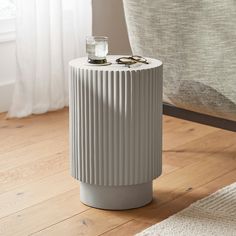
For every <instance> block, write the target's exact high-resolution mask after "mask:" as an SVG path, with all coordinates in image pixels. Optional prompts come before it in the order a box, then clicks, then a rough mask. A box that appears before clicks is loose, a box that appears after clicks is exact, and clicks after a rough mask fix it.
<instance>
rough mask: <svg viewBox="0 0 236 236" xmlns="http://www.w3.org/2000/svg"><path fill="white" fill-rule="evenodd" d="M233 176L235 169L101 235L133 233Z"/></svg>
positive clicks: (115, 235) (198, 197)
mask: <svg viewBox="0 0 236 236" xmlns="http://www.w3.org/2000/svg"><path fill="white" fill-rule="evenodd" d="M235 176H236V170H234V171H231V172H229V173H227V174H225V175H223V176H220V177H218V178H216V179H214V180H213V181H211V182H209V183H207V184H205V185H203V186H201V187H199V188H196V189H191V190H190V191H188V192H186V194H184V195H182V196H181V197H179V198H176V199H175V200H173V201H170V202H168V203H166V204H164V205H160V206H159V207H157V208H155V209H151V210H150V212H144V214H143V215H142V216H140V217H139V218H138V217H137V218H135V219H133V220H131V221H128V222H127V223H125V224H123V225H121V226H119V227H116V228H114V229H113V230H109V231H107V232H105V233H104V234H102V235H104V236H119V235H126V236H131V235H134V234H136V233H138V232H140V231H142V230H144V229H145V228H148V227H150V226H151V225H153V224H156V223H158V222H160V221H162V220H164V219H166V218H167V217H169V216H171V215H173V214H174V213H176V212H178V211H180V210H182V209H184V208H186V207H188V206H189V205H190V204H191V203H193V202H195V201H197V200H199V199H201V198H204V197H206V196H208V195H210V194H212V193H214V192H215V191H217V190H218V189H219V188H222V187H224V186H226V185H229V184H231V183H233V182H234V181H235ZM149 213H150V214H149Z"/></svg>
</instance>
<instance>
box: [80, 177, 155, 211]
mask: <svg viewBox="0 0 236 236" xmlns="http://www.w3.org/2000/svg"><path fill="white" fill-rule="evenodd" d="M80 200H81V202H83V203H84V204H86V205H88V206H92V207H96V208H101V209H107V210H127V209H132V208H137V207H141V206H145V205H147V204H148V203H150V202H151V201H152V181H150V182H148V183H144V184H136V185H127V186H99V185H93V184H86V183H83V182H81V183H80Z"/></svg>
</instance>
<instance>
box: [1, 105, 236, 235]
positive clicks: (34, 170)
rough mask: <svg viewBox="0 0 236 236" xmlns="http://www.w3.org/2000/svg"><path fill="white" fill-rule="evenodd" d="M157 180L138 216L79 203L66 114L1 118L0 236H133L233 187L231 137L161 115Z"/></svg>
mask: <svg viewBox="0 0 236 236" xmlns="http://www.w3.org/2000/svg"><path fill="white" fill-rule="evenodd" d="M163 123H164V132H163V135H164V150H163V164H164V166H163V175H162V176H161V177H160V178H158V179H157V180H155V181H154V200H153V202H152V203H151V204H149V205H147V206H146V207H143V208H140V209H134V210H129V211H121V212H117V211H103V210H98V209H92V208H89V207H87V206H85V205H83V204H82V203H80V202H79V184H78V182H77V181H75V180H74V179H73V178H72V177H70V176H69V170H68V109H63V110H60V111H58V112H51V113H47V114H44V115H39V116H31V117H28V118H25V119H13V120H6V119H5V118H4V114H0V235H4V236H5V235H6V236H10V235H14V236H15V235H20V236H21V235H30V234H33V235H47V236H48V235H49V236H50V235H56V236H60V235H63V236H64V235H69V236H73V235H86V236H87V235H88V236H89V235H102V234H104V235H127V236H128V235H133V234H134V233H137V232H139V231H141V230H142V229H144V228H146V227H148V226H150V225H151V224H154V223H156V222H159V221H161V220H163V219H165V218H166V217H168V216H169V215H171V214H174V213H175V212H177V211H179V210H181V209H183V208H185V207H187V206H188V205H189V204H190V203H192V202H194V201H196V200H197V199H200V198H202V197H204V196H206V195H208V194H210V193H212V192H214V191H216V190H218V189H219V188H221V187H224V186H225V185H228V184H230V183H232V182H234V181H236V172H235V168H236V133H233V132H229V131H224V130H220V129H216V128H212V127H209V126H203V125H200V124H196V123H192V122H188V121H184V120H180V119H176V118H172V117H168V116H164V118H163Z"/></svg>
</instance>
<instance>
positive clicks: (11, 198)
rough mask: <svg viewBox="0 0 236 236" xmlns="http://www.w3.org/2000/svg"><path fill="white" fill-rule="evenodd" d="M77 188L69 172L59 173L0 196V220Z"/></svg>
mask: <svg viewBox="0 0 236 236" xmlns="http://www.w3.org/2000/svg"><path fill="white" fill-rule="evenodd" d="M76 187H78V183H77V181H75V180H73V178H72V177H71V176H69V172H68V171H65V172H61V173H58V174H55V175H52V176H49V177H47V178H43V179H41V180H39V181H37V182H33V183H30V184H26V185H22V186H20V187H18V188H15V189H13V190H11V191H8V192H5V193H2V194H0V218H1V217H5V216H8V215H11V214H13V213H15V212H18V211H21V210H23V209H25V208H27V207H31V206H33V205H35V204H38V203H40V202H42V201H45V200H47V199H49V198H52V197H55V196H56V195H58V194H62V193H64V192H67V191H69V190H71V189H73V188H76Z"/></svg>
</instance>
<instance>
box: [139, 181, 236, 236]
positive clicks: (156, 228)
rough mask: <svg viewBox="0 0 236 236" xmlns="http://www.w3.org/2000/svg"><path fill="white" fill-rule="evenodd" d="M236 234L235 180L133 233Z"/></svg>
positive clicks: (177, 235) (162, 235)
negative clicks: (139, 231)
mask: <svg viewBox="0 0 236 236" xmlns="http://www.w3.org/2000/svg"><path fill="white" fill-rule="evenodd" d="M153 235H155V236H236V182H235V183H233V184H231V185H229V186H227V187H225V188H223V189H220V190H219V191H217V192H216V193H214V194H212V195H210V196H209V197H206V198H203V199H201V200H199V201H197V202H195V203H193V204H192V205H190V206H189V207H188V208H186V209H184V210H182V211H181V212H179V213H177V214H175V215H173V216H171V217H169V218H167V219H166V220H164V221H162V222H160V223H158V224H156V225H153V226H151V227H150V228H147V229H146V230H144V231H143V232H141V233H139V234H137V235H136V236H153Z"/></svg>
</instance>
